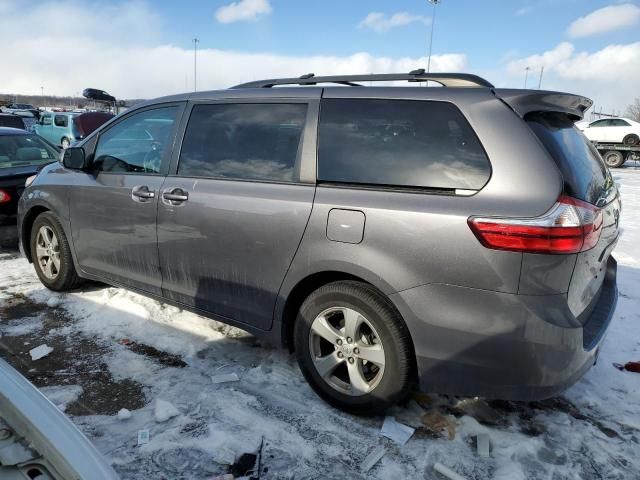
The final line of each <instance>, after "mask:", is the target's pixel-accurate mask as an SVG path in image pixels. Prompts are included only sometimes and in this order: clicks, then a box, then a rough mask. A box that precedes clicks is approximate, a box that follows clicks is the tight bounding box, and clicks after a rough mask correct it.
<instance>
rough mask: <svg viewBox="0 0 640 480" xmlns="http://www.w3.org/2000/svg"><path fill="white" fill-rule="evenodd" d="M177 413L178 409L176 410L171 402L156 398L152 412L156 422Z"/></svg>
mask: <svg viewBox="0 0 640 480" xmlns="http://www.w3.org/2000/svg"><path fill="white" fill-rule="evenodd" d="M178 415H180V410H178V409H177V408H176V407H175V406H174V405H173V404H172V403H170V402H167V401H166V400H160V399H157V400H156V409H155V413H154V417H155V419H156V422H158V423H164V422H166V421H168V420H169V419H171V418H173V417H177V416H178Z"/></svg>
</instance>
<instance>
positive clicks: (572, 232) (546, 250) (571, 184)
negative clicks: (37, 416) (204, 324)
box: [19, 70, 620, 414]
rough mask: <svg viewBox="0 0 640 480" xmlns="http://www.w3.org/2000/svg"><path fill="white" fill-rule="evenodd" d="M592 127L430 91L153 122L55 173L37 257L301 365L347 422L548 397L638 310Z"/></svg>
mask: <svg viewBox="0 0 640 480" xmlns="http://www.w3.org/2000/svg"><path fill="white" fill-rule="evenodd" d="M378 81H394V82H400V81H408V82H425V81H433V82H438V83H440V84H442V85H443V86H444V88H419V87H414V86H408V87H406V88H400V87H395V86H394V87H388V86H381V87H376V86H364V84H365V83H366V84H369V83H372V84H373V83H376V82H378ZM335 84H339V86H332V85H335ZM292 85H293V86H295V88H292V87H291V86H292ZM300 85H304V88H298V87H299V86H300ZM409 85H414V83H409ZM415 85H417V83H415ZM590 105H591V101H590V100H589V99H587V98H584V97H581V96H577V95H572V94H566V93H558V92H546V91H539V90H508V89H497V88H494V87H493V85H491V84H490V83H489V82H487V81H486V80H484V79H482V78H479V77H477V76H474V75H468V74H444V73H442V74H426V73H425V72H424V71H423V70H416V71H413V72H411V73H408V74H389V75H359V76H335V77H315V76H313V75H312V74H309V75H305V76H303V77H300V78H293V79H274V80H264V81H258V82H252V83H250V84H244V85H240V86H238V87H235V88H232V89H228V90H222V91H213V92H197V93H189V94H184V95H176V96H172V97H165V98H160V99H156V100H153V101H149V102H146V103H143V104H140V105H136V106H135V107H134V108H132V109H131V110H129V111H127V112H126V113H124V114H122V115H120V116H118V117H117V118H115V119H114V120H112V121H110V122H109V123H107V124H106V125H104V126H103V127H101V128H100V129H99V130H98V131H96V132H94V133H93V134H92V135H90V136H89V137H88V138H86V139H84V140H82V141H81V142H80V143H79V144H78V145H76V146H74V147H72V148H70V149H68V150H67V151H66V152H65V154H64V159H63V161H62V162H61V163H58V164H54V165H51V166H49V167H47V168H45V169H43V170H42V172H40V174H39V175H38V176H37V177H36V179H35V180H34V181H33V183H32V184H31V185H30V186H29V187H28V188H27V189H26V191H25V193H24V195H23V196H22V198H21V200H20V205H19V227H20V229H21V242H22V249H23V252H24V254H25V255H26V257H27V258H28V259H29V261H31V262H33V263H34V266H35V270H36V273H37V274H38V276H39V277H40V279H41V281H42V283H43V284H44V285H45V286H47V287H48V288H50V289H53V290H57V291H64V290H69V289H72V288H74V287H76V286H77V285H78V284H79V283H80V282H81V281H82V279H91V280H99V281H101V282H105V283H108V284H111V285H116V286H121V287H124V288H127V289H131V290H134V291H136V292H139V293H142V294H144V295H147V296H149V297H152V298H156V299H158V300H161V301H163V302H167V303H170V304H173V305H177V306H179V307H180V308H184V309H187V310H191V311H194V312H197V313H199V314H201V315H205V316H208V317H211V318H215V319H217V320H220V321H222V322H226V323H229V324H231V325H235V326H238V327H240V328H243V329H245V330H247V331H249V332H251V333H253V334H255V335H260V336H262V337H266V338H267V339H269V340H270V341H272V342H274V343H275V344H277V345H286V346H287V347H288V348H290V349H291V350H294V351H295V352H296V356H297V359H298V361H299V365H300V368H301V370H302V373H303V375H304V376H305V378H306V379H307V380H308V382H309V383H310V385H311V386H312V387H313V388H314V389H315V391H316V392H317V393H318V394H319V395H320V396H322V397H323V398H324V399H325V400H327V401H328V402H330V403H331V404H332V405H335V406H337V407H339V408H342V409H344V410H347V411H350V412H355V413H360V414H375V413H379V412H382V411H384V410H385V409H387V408H388V407H389V406H390V405H393V404H394V403H396V402H398V401H401V400H403V399H404V398H406V396H407V395H408V393H409V392H410V391H411V389H412V388H414V387H417V388H420V389H421V390H424V391H428V392H440V393H447V394H456V395H474V396H476V395H477V396H485V397H491V398H504V399H538V398H544V397H549V396H552V395H555V394H557V393H559V392H561V391H562V390H563V389H565V388H567V387H568V386H570V385H571V384H572V383H574V382H575V381H576V380H577V379H579V378H580V377H581V376H582V375H583V374H584V373H585V372H586V371H587V370H588V369H589V368H590V367H591V366H592V365H593V364H594V362H595V361H596V358H597V353H598V348H599V345H600V344H601V342H602V340H603V338H604V334H605V332H606V329H607V326H608V324H609V321H610V319H611V317H612V314H613V311H614V309H615V304H616V299H617V289H616V262H615V260H614V259H613V257H612V256H611V251H612V250H613V248H614V246H615V244H616V241H617V238H618V232H619V225H618V219H619V216H620V201H619V197H618V192H617V189H616V187H615V184H614V182H613V180H612V178H611V175H610V173H609V171H608V169H607V168H606V166H605V165H604V164H603V162H602V159H601V158H600V156H599V155H598V153H597V151H595V150H594V148H593V147H592V146H591V145H590V143H589V142H588V141H586V139H585V138H584V136H583V135H582V134H581V133H580V132H579V131H578V130H577V129H576V128H575V126H574V122H575V121H576V120H578V119H580V118H582V117H583V114H584V112H585V110H586V109H588V108H589V106H590Z"/></svg>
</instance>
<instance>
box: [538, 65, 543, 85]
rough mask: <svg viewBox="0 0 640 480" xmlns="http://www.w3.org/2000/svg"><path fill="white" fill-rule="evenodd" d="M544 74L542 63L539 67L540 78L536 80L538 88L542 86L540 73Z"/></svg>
mask: <svg viewBox="0 0 640 480" xmlns="http://www.w3.org/2000/svg"><path fill="white" fill-rule="evenodd" d="M543 74H544V65H543V66H542V67H540V79H539V80H538V90H540V88H542V75H543Z"/></svg>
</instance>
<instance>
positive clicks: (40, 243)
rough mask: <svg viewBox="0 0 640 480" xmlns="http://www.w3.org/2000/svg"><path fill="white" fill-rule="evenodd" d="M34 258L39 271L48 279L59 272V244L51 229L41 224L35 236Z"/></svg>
mask: <svg viewBox="0 0 640 480" xmlns="http://www.w3.org/2000/svg"><path fill="white" fill-rule="evenodd" d="M36 260H37V262H38V266H39V267H40V271H41V272H42V274H43V275H44V276H45V277H47V278H48V279H49V280H54V279H55V278H56V277H57V276H58V274H59V273H60V245H59V243H58V237H56V234H55V232H54V231H53V229H52V228H51V227H49V226H47V225H43V226H41V227H40V229H39V230H38V235H37V236H36Z"/></svg>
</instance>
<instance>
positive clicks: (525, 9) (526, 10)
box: [516, 5, 533, 17]
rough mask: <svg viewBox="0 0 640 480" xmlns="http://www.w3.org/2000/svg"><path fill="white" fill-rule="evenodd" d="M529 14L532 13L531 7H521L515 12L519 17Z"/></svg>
mask: <svg viewBox="0 0 640 480" xmlns="http://www.w3.org/2000/svg"><path fill="white" fill-rule="evenodd" d="M531 12H533V7H532V6H531V5H529V6H526V7H522V8H519V9H518V10H516V15H517V16H519V17H521V16H523V15H529V14H530V13H531Z"/></svg>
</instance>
